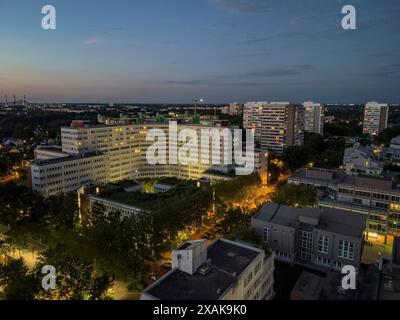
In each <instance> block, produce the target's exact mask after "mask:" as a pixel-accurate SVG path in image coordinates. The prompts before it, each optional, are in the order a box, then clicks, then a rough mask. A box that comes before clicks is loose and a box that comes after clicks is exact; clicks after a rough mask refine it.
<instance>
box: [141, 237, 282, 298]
mask: <svg viewBox="0 0 400 320" xmlns="http://www.w3.org/2000/svg"><path fill="white" fill-rule="evenodd" d="M172 259H173V261H172V270H171V271H169V272H168V273H166V274H165V275H164V276H163V277H161V278H160V279H158V280H157V281H156V282H154V283H153V284H152V285H150V286H149V287H147V288H146V289H145V290H144V291H143V292H142V294H141V297H140V299H141V300H269V299H271V298H272V297H273V295H274V291H273V284H274V254H273V253H269V254H266V253H265V251H264V250H262V249H259V248H256V247H254V246H252V245H250V244H247V243H242V242H234V241H229V240H226V239H217V240H215V241H214V242H213V243H212V244H211V245H210V246H209V247H208V248H207V240H197V241H188V242H186V243H185V244H183V245H182V246H181V247H179V248H178V249H176V250H174V251H173V252H172Z"/></svg>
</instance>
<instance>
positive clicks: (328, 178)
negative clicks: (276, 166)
mask: <svg viewBox="0 0 400 320" xmlns="http://www.w3.org/2000/svg"><path fill="white" fill-rule="evenodd" d="M344 176H345V174H344V173H343V172H341V171H339V170H330V169H321V168H312V169H308V168H302V169H299V170H297V171H296V172H295V174H293V175H292V176H291V177H289V179H293V178H294V179H296V178H297V179H309V180H313V181H315V180H319V181H321V182H325V183H338V182H340V181H341V180H343V178H344Z"/></svg>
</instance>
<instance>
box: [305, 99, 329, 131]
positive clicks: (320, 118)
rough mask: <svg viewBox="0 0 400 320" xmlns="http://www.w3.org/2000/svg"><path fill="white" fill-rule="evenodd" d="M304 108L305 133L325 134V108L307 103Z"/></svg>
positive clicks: (310, 102) (317, 104)
mask: <svg viewBox="0 0 400 320" xmlns="http://www.w3.org/2000/svg"><path fill="white" fill-rule="evenodd" d="M303 107H304V131H305V132H312V133H318V134H320V135H323V134H324V116H325V113H324V107H323V106H322V105H321V104H320V103H315V102H312V101H306V102H304V103H303Z"/></svg>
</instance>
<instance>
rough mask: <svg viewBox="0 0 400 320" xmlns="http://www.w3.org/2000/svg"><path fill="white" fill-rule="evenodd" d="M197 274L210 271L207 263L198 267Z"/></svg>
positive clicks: (205, 273)
mask: <svg viewBox="0 0 400 320" xmlns="http://www.w3.org/2000/svg"><path fill="white" fill-rule="evenodd" d="M198 271H199V274H201V275H202V276H205V275H207V274H209V273H210V271H211V267H210V266H209V265H208V264H203V265H202V266H201V267H200V268H199V270H198Z"/></svg>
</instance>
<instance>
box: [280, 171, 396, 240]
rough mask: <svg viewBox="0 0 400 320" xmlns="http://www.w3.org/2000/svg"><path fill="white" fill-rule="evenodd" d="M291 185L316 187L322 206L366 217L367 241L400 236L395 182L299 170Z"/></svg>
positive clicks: (290, 180) (337, 173)
mask: <svg viewBox="0 0 400 320" xmlns="http://www.w3.org/2000/svg"><path fill="white" fill-rule="evenodd" d="M288 183H290V184H296V185H308V186H313V187H315V188H316V189H317V190H319V191H320V193H321V195H320V197H319V199H318V204H319V206H320V207H323V208H336V209H340V210H346V211H351V212H357V213H363V214H365V215H366V216H367V218H368V220H367V231H368V232H367V238H369V237H371V238H372V239H375V240H381V241H383V242H385V243H386V242H387V240H388V239H387V238H388V236H390V237H392V236H398V235H400V189H399V188H398V187H397V186H396V185H395V184H394V183H393V182H392V181H391V180H387V179H382V178H376V177H365V176H353V175H346V174H344V173H342V172H341V171H338V170H328V169H319V168H312V169H300V170H298V171H297V172H296V173H295V174H294V175H292V176H291V177H289V178H288Z"/></svg>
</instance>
